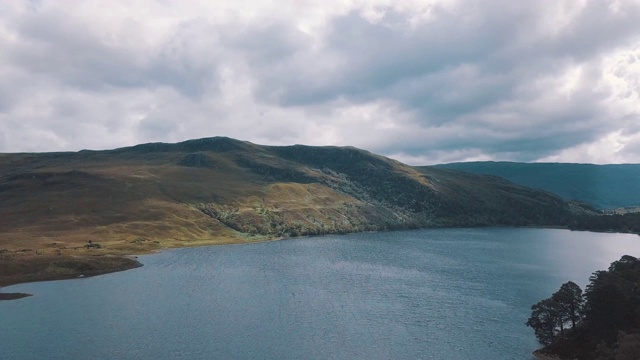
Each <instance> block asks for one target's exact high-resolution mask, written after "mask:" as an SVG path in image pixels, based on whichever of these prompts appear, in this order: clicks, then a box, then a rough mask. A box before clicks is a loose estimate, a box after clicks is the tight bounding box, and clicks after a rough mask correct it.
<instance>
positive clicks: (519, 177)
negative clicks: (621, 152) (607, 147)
mask: <svg viewBox="0 0 640 360" xmlns="http://www.w3.org/2000/svg"><path fill="white" fill-rule="evenodd" d="M436 167H437V168H439V169H454V170H459V171H465V172H469V173H474V174H486V175H495V176H499V177H501V178H504V179H507V180H509V181H512V182H514V183H516V184H520V185H522V186H526V187H529V188H533V189H542V190H546V191H549V192H552V193H554V194H557V195H559V196H561V197H563V198H565V199H572V200H578V201H582V202H586V203H588V204H591V205H593V206H595V207H597V208H600V209H612V208H620V207H629V206H638V205H640V164H620V165H592V164H566V163H517V162H493V161H486V162H484V161H483V162H465V163H451V164H442V165H436Z"/></svg>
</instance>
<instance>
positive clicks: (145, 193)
mask: <svg viewBox="0 0 640 360" xmlns="http://www.w3.org/2000/svg"><path fill="white" fill-rule="evenodd" d="M589 211H590V210H589V208H588V207H587V206H583V205H580V204H575V203H572V202H568V201H566V200H565V199H562V198H561V197H559V196H556V195H554V194H552V193H550V192H547V191H543V190H534V189H530V188H526V187H524V186H520V185H516V184H515V183H512V182H509V181H507V180H503V179H501V178H498V177H495V176H487V175H477V174H471V173H465V172H460V171H456V170H451V169H445V168H440V167H411V166H408V165H405V164H403V163H400V162H398V161H395V160H392V159H389V158H386V157H383V156H379V155H375V154H372V153H370V152H367V151H364V150H360V149H356V148H352V147H313V146H303V145H294V146H280V147H278V146H262V145H256V144H253V143H250V142H245V141H239V140H234V139H230V138H225V137H214V138H205V139H198V140H189V141H184V142H181V143H176V144H166V143H150V144H142V145H137V146H133V147H126V148H120V149H115V150H106V151H89V150H83V151H79V152H61V153H16V154H0V251H1V249H14V250H15V249H40V250H41V251H45V252H46V251H53V252H60V251H61V249H62V250H64V249H68V248H74V247H75V248H77V247H78V246H82V245H84V244H87V243H89V241H91V242H92V243H96V242H99V243H100V246H101V247H104V248H108V249H110V250H111V251H112V252H113V251H116V250H117V251H120V252H122V253H136V252H140V251H147V250H153V249H160V248H164V247H176V246H186V245H190V244H209V243H238V242H251V241H259V240H265V239H270V238H279V237H290V236H302V235H316V234H328V233H346V232H357V231H379V230H391V229H407V228H420V227H454V226H456V227H457V226H564V225H566V224H567V223H568V221H569V219H570V218H571V217H572V216H573V214H575V213H585V212H589Z"/></svg>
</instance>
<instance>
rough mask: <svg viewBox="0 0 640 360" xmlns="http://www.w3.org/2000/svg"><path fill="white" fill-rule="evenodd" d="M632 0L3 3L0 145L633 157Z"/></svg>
mask: <svg viewBox="0 0 640 360" xmlns="http://www.w3.org/2000/svg"><path fill="white" fill-rule="evenodd" d="M638 18H640V1H637V0H617V1H602V2H590V1H568V0H567V1H558V0H545V1H539V2H513V1H510V0H484V1H479V0H475V1H466V2H460V1H457V0H410V1H409V0H408V1H402V2H397V1H391V0H372V1H367V0H344V1H342V0H326V1H320V0H305V1H294V0H287V1H279V2H275V3H274V2H255V1H248V0H234V1H215V2H211V1H205V0H201V1H188V2H184V1H177V0H164V1H159V0H158V1H155V0H141V1H135V2H131V1H124V0H114V1H109V2H102V1H93V0H86V1H80V0H75V1H66V2H59V1H54V0H42V1H26V0H25V1H8V2H4V3H2V4H0V47H1V48H2V49H3V51H2V52H0V79H1V80H0V151H5V152H8V151H58V150H79V149H82V148H113V147H118V146H125V145H133V144H136V143H141V142H148V141H180V140H185V139H189V138H197V137H204V136H216V135H225V136H231V137H236V138H239V139H244V140H249V141H253V142H256V143H265V144H278V145H283V144H292V143H305V144H313V145H354V146H358V147H363V148H366V149H368V150H371V151H374V152H378V153H383V154H386V155H391V156H394V157H396V158H398V159H400V160H404V161H407V162H410V163H413V164H418V163H420V162H424V163H435V162H442V161H461V160H478V159H496V160H516V161H518V160H520V161H535V160H544V159H551V160H554V161H584V162H601V163H603V162H604V163H606V162H625V161H638V160H639V159H638V157H637V155H636V154H637V153H638V151H637V150H640V145H638V143H639V141H640V137H639V136H638V134H640V121H638V120H639V118H640V105H639V104H640V101H639V100H640V90H639V89H640V50H639V49H640V25H639V23H638V21H637V19H638Z"/></svg>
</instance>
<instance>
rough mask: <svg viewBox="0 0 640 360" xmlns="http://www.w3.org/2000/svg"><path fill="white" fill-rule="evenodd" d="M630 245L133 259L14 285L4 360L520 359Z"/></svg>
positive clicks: (223, 251) (523, 237)
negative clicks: (88, 273)
mask: <svg viewBox="0 0 640 360" xmlns="http://www.w3.org/2000/svg"><path fill="white" fill-rule="evenodd" d="M624 254H629V255H632V256H639V255H640V237H638V236H637V235H627V234H610V233H588V232H571V231H567V230H556V229H528V228H526V229H511V228H483V229H427V230H412V231H395V232H381V233H360V234H349V235H330V236H320V237H310V238H300V239H289V240H283V241H273V242H266V243H257V244H248V245H228V246H211V247H200V248H186V249H176V250H168V251H165V252H162V253H159V254H154V255H145V256H140V257H139V260H140V261H141V262H142V263H143V264H144V266H143V267H142V268H138V269H134V270H129V271H125V272H120V273H114V274H109V275H104V276H98V277H93V278H86V279H77V280H67V281H55V282H43V283H32V284H22V285H15V286H11V287H8V288H5V289H3V290H4V291H7V292H24V293H32V294H34V296H32V297H28V298H25V299H21V300H15V301H5V302H0V358H2V359H505V360H513V359H526V360H528V359H531V358H532V356H531V352H532V351H533V350H535V349H536V348H537V347H538V345H537V342H536V340H535V338H534V336H533V331H532V330H531V329H529V328H527V327H526V326H525V325H524V323H525V321H526V320H527V317H528V316H529V314H530V306H531V305H532V304H533V303H535V302H537V301H539V300H541V299H542V298H546V297H549V296H550V295H551V293H552V292H554V291H556V290H557V289H558V288H559V286H560V285H561V284H562V283H564V282H566V281H568V280H573V281H575V282H576V283H578V284H579V285H580V286H581V287H583V288H584V286H585V285H586V283H587V281H588V277H589V275H590V274H591V273H592V272H593V271H596V270H601V269H606V268H607V267H608V266H609V264H610V263H611V262H612V261H615V260H617V259H619V258H620V256H621V255H624Z"/></svg>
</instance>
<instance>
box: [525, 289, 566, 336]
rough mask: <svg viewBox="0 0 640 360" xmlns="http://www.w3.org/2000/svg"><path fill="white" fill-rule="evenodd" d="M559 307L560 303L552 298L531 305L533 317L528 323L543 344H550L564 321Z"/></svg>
mask: <svg viewBox="0 0 640 360" xmlns="http://www.w3.org/2000/svg"><path fill="white" fill-rule="evenodd" d="M559 308H560V306H559V304H558V303H557V302H556V301H555V300H553V299H552V298H549V299H544V300H542V301H540V302H538V303H537V304H534V305H532V306H531V317H530V318H529V320H527V322H526V325H527V326H529V327H531V328H532V329H533V331H534V332H535V334H536V338H537V339H538V341H539V342H540V343H541V344H543V345H549V344H551V343H552V342H553V341H554V340H555V339H556V334H557V328H558V325H560V324H561V323H562V320H561V316H560V311H559Z"/></svg>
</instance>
